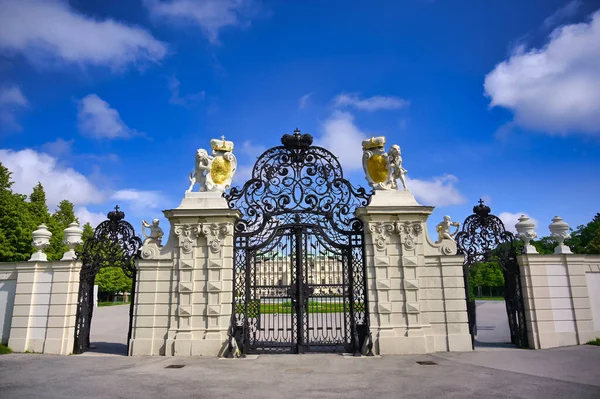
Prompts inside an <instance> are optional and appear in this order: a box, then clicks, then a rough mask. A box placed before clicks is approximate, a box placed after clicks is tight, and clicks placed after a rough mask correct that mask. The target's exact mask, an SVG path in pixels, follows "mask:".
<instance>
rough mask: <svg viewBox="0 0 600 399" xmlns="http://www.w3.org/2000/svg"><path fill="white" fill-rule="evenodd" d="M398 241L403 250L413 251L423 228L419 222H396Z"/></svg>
mask: <svg viewBox="0 0 600 399" xmlns="http://www.w3.org/2000/svg"><path fill="white" fill-rule="evenodd" d="M396 228H397V231H398V234H400V241H401V242H402V244H403V245H404V248H405V249H408V250H413V249H414V248H415V245H416V244H417V243H418V240H419V235H420V234H421V233H422V232H423V226H422V225H421V223H420V222H398V223H397V224H396Z"/></svg>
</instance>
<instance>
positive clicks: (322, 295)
mask: <svg viewBox="0 0 600 399" xmlns="http://www.w3.org/2000/svg"><path fill="white" fill-rule="evenodd" d="M295 133H296V134H295V135H293V136H292V135H285V136H284V137H283V138H282V143H283V144H284V145H283V146H280V147H274V148H272V149H270V150H267V151H266V152H265V153H264V154H263V155H261V157H259V159H258V161H257V162H256V165H255V166H254V169H253V173H252V179H250V180H249V181H248V182H247V183H246V184H245V185H244V187H243V188H242V189H237V188H233V189H231V191H230V193H229V194H227V195H226V198H227V200H228V203H229V206H230V207H231V208H233V209H238V210H240V211H241V213H242V217H241V219H240V220H238V222H237V223H236V228H235V234H234V258H235V266H234V284H235V286H234V287H235V295H234V305H233V317H232V328H231V334H230V335H231V339H233V337H234V336H235V339H236V341H237V346H238V348H240V349H241V350H242V352H243V353H244V354H246V353H304V352H354V353H355V354H359V353H360V352H361V350H362V347H363V344H364V342H365V340H366V339H367V337H368V336H369V328H368V325H369V319H368V311H367V298H366V284H365V278H364V270H365V263H364V262H365V261H364V239H363V238H364V234H363V226H362V223H361V222H360V220H358V219H356V218H355V217H354V211H355V210H356V208H357V207H358V206H366V205H367V204H368V202H369V200H370V195H369V194H367V193H366V191H365V190H364V189H362V188H358V189H356V188H354V187H352V185H351V184H350V183H349V182H348V181H347V180H345V179H344V178H343V174H342V170H341V167H340V165H339V163H338V161H337V159H336V158H335V157H334V156H333V155H332V154H331V153H330V152H329V151H327V150H325V149H323V148H320V147H313V146H311V143H312V137H310V135H300V134H299V131H297V132H295ZM367 352H370V348H369V349H368V350H367Z"/></svg>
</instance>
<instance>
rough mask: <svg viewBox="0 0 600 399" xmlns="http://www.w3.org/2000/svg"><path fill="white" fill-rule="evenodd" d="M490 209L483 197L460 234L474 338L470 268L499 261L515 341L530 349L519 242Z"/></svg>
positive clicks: (459, 239) (472, 336)
mask: <svg viewBox="0 0 600 399" xmlns="http://www.w3.org/2000/svg"><path fill="white" fill-rule="evenodd" d="M490 212H491V209H490V207H489V206H487V205H484V204H483V201H482V200H479V205H477V206H475V207H473V214H472V215H471V216H469V217H467V219H465V222H464V223H463V227H462V230H461V231H460V232H459V233H458V234H457V235H456V242H457V244H458V250H459V253H460V254H464V256H465V263H464V266H463V269H464V277H465V290H466V295H467V313H468V314H469V330H470V332H471V338H472V340H473V342H474V339H475V335H476V334H477V322H476V317H475V299H474V298H472V297H471V296H472V295H471V293H470V292H469V288H468V287H469V270H470V268H471V267H473V266H474V265H476V264H478V263H482V262H497V263H498V265H499V266H500V267H501V268H502V272H503V276H504V300H505V303H506V313H507V315H508V324H509V327H510V340H511V343H513V344H515V345H517V346H518V347H519V348H527V347H528V342H527V328H526V325H525V309H524V304H523V294H522V290H521V272H520V269H519V264H518V262H517V242H516V240H515V236H514V235H513V234H512V233H511V232H510V231H506V229H505V228H504V224H503V223H502V221H501V220H500V219H499V218H498V217H497V216H495V215H492V214H491V213H490Z"/></svg>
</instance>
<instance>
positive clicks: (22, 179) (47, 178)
mask: <svg viewBox="0 0 600 399" xmlns="http://www.w3.org/2000/svg"><path fill="white" fill-rule="evenodd" d="M0 159H1V160H2V163H3V164H4V166H5V167H7V168H8V170H10V171H11V172H12V173H13V174H12V180H13V181H14V185H13V190H14V191H16V192H18V193H21V194H26V195H29V194H31V191H32V189H33V187H34V186H35V185H36V184H37V183H38V182H41V183H42V185H43V186H44V190H45V191H46V200H47V202H48V207H49V208H50V209H54V208H55V207H56V205H58V203H59V202H60V201H62V200H63V199H66V200H69V201H71V202H73V203H74V204H75V205H81V204H94V203H96V204H97V203H101V202H103V201H104V200H105V198H106V194H105V193H103V192H102V191H100V190H99V189H98V188H96V187H95V186H94V184H92V182H90V181H89V180H88V178H87V177H85V176H84V175H82V174H81V173H79V172H77V171H75V170H74V169H72V168H67V167H63V166H61V165H59V164H58V163H57V160H56V158H53V157H51V156H50V155H47V154H44V153H39V152H36V151H34V150H31V149H25V150H21V151H13V150H8V149H1V150H0Z"/></svg>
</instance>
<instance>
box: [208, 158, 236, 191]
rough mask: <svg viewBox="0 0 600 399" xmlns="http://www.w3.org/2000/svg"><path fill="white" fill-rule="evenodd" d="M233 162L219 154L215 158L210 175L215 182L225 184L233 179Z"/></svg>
mask: <svg viewBox="0 0 600 399" xmlns="http://www.w3.org/2000/svg"><path fill="white" fill-rule="evenodd" d="M231 170H232V166H231V162H230V161H228V160H226V159H225V158H224V157H223V156H217V157H215V158H214V159H213V161H212V165H211V167H210V176H211V177H212V181H213V182H214V183H215V184H224V183H225V182H227V181H228V180H230V179H231V177H232V176H231Z"/></svg>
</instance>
